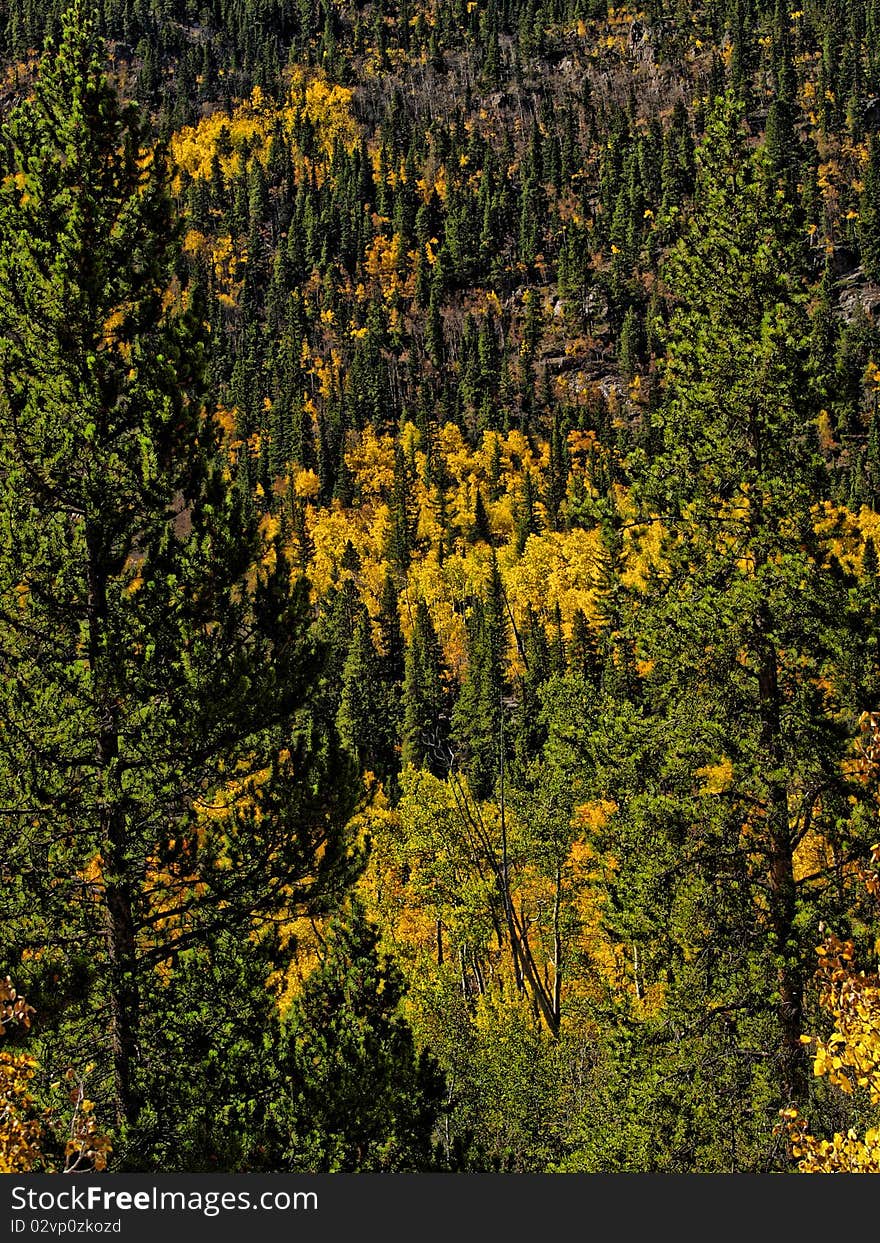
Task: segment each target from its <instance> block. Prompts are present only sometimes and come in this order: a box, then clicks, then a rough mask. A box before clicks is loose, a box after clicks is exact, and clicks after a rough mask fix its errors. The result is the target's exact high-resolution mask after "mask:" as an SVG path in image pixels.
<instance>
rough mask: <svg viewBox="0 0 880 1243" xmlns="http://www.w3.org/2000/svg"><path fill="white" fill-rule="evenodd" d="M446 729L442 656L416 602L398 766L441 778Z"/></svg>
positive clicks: (421, 603) (428, 616)
mask: <svg viewBox="0 0 880 1243" xmlns="http://www.w3.org/2000/svg"><path fill="white" fill-rule="evenodd" d="M448 729H449V722H448V719H447V709H446V693H445V688H444V671H443V652H442V649H441V647H440V643H439V640H438V639H437V633H436V631H435V629H434V623H433V622H432V621H431V614H430V612H429V611H428V606H427V604H426V603H425V601H424V600H419V602H418V604H417V605H416V614H415V618H414V621H413V629H412V635H411V636H410V641H409V645H408V647H407V649H406V669H405V673H404V681H403V748H402V753H401V763H402V764H404V765H406V764H412V765H414V766H415V767H417V768H418V767H422V766H423V765H426V766H427V767H428V768H430V769H431V770H432V771H433V772H435V773H437V774H438V775H440V774H442V773H443V772H444V771H445V767H446V757H445V749H446V743H447V737H448Z"/></svg>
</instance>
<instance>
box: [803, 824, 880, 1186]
mask: <svg viewBox="0 0 880 1243" xmlns="http://www.w3.org/2000/svg"><path fill="white" fill-rule="evenodd" d="M878 869H880V846H876V847H875V848H874V851H873V870H869V869H865V870H864V871H863V880H864V882H865V885H866V887H867V889H868V892H869V893H870V894H871V895H872V896H873V897H874V898H880V871H878ZM875 948H876V949H878V950H880V940H878V942H877V943H876V946H875ZM816 952H817V954H818V955H819V967H818V970H817V977H818V979H819V981H820V986H821V993H820V998H819V1000H820V1004H821V1005H822V1007H823V1009H825V1010H827V1011H828V1012H829V1014H831V1015H832V1016H833V1019H834V1030H833V1031H832V1033H831V1035H830V1036H829V1037H828V1039H827V1040H823V1039H820V1038H818V1037H812V1036H802V1037H801V1040H802V1041H803V1043H804V1044H806V1045H813V1046H814V1048H815V1059H814V1062H813V1073H814V1074H815V1075H817V1076H818V1077H825V1078H827V1079H828V1081H829V1083H832V1084H833V1085H834V1086H835V1087H837V1088H839V1089H840V1090H841V1091H842V1092H845V1093H846V1094H847V1095H848V1096H849V1095H852V1094H853V1093H854V1092H855V1091H856V1090H857V1089H861V1090H862V1091H864V1092H866V1093H867V1094H868V1097H869V1099H870V1101H871V1104H872V1105H880V975H878V974H876V973H875V974H868V973H866V972H864V971H856V970H855V969H854V957H855V949H854V946H853V943H852V941H841V940H839V939H838V938H837V937H836V936H834V935H833V934H830V935H829V936H828V937H826V939H825V941H823V943H822V944H821V945H820V946H819V947H818V948H817V951H816ZM782 1119H783V1122H782V1126H783V1127H784V1129H785V1131H786V1132H787V1134H788V1137H789V1142H790V1145H791V1151H792V1155H793V1156H795V1157H797V1158H798V1169H799V1170H800V1171H801V1172H802V1173H805V1174H838V1173H847V1174H880V1127H869V1128H868V1129H867V1130H866V1131H865V1133H864V1135H861V1136H860V1135H858V1134H857V1132H856V1131H855V1130H853V1129H850V1130H849V1131H847V1133H846V1134H845V1135H844V1134H841V1133H840V1132H837V1133H835V1135H834V1136H833V1137H832V1138H831V1139H816V1138H815V1137H814V1136H812V1135H810V1134H808V1132H807V1122H806V1120H805V1119H804V1118H802V1117H801V1116H800V1114H799V1113H798V1111H797V1110H796V1109H785V1110H783V1111H782Z"/></svg>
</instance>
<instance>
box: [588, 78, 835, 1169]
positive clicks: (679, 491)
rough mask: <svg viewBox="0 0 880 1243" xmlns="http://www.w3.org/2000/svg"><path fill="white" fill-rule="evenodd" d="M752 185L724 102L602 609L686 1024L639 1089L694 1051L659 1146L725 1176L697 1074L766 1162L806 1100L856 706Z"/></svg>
mask: <svg viewBox="0 0 880 1243" xmlns="http://www.w3.org/2000/svg"><path fill="white" fill-rule="evenodd" d="M765 187H766V163H765V160H764V157H763V155H762V154H761V153H760V152H759V153H758V154H757V155H752V154H750V153H749V152H748V151H747V147H746V143H745V137H744V133H743V130H742V125H741V118H740V115H739V112H738V110H737V108H736V106H735V105H733V104H732V103H731V101H730V100H729V99H726V100H723V101H720V102H719V103H718V105H717V106H716V109H715V111H714V112H713V114H712V115H711V117H710V118H709V121H708V123H707V130H706V137H705V140H704V142H703V145H702V147H701V150H700V154H699V172H698V187H697V192H698V200H697V201H698V206H697V208H696V210H695V212H694V215H693V217H692V219H691V221H690V223H689V225H688V227H687V229H686V231H685V234H684V237H683V238H682V240H681V242H680V244H679V245H678V246H677V247H676V248H675V250H674V252H673V254H672V255H671V257H670V259H669V261H668V263H667V265H666V268H665V272H664V278H665V280H666V282H667V285H668V288H669V289H670V291H671V293H672V295H673V297H674V308H675V309H674V311H673V314H672V318H671V322H670V329H669V345H668V350H667V363H666V374H665V380H666V400H665V403H664V407H663V409H662V411H661V412H660V413H659V414H658V416H657V417H658V424H659V427H658V430H659V431H660V433H661V434H662V441H661V443H660V446H659V451H658V453H657V455H656V456H655V458H654V460H653V463H652V465H651V466H650V467H649V468H648V469H647V470H646V471H645V472H644V474H643V478H642V481H641V485H640V493H641V495H642V498H643V503H644V504H645V505H646V507H649V513H650V515H652V517H651V519H650V520H651V521H655V520H656V519H657V516H659V515H662V524H663V531H664V538H663V553H662V565H660V566H657V567H656V568H655V570H654V571H653V572H652V574H651V577H650V580H649V582H648V585H647V587H646V588H645V590H644V592H642V593H637V594H635V595H633V593H632V592H628V591H627V590H623V591H619V592H618V594H617V598H616V601H615V602H614V609H615V611H616V613H617V615H618V629H619V631H620V635H621V638H622V639H624V640H626V641H627V642H628V643H629V644H631V645H632V650H633V651H634V653H635V654H636V655H637V656H638V657H639V658H640V659H641V661H642V662H644V664H642V666H641V668H642V670H643V672H642V673H641V674H640V675H639V677H638V680H639V682H640V684H641V688H640V690H641V696H642V704H641V705H640V704H639V703H636V702H633V698H632V695H631V693H629V692H627V693H626V694H625V695H623V696H621V693H620V689H617V688H615V693H610V694H609V693H607V692H606V694H605V696H604V708H603V712H604V714H605V723H604V724H603V726H602V727H601V729H600V730H599V731H598V733H597V734H596V735H594V738H596V739H597V740H601V739H602V738H604V739H605V742H603V743H601V747H602V748H603V749H604V754H605V758H604V759H603V760H602V761H600V768H602V770H603V779H602V781H601V788H602V789H603V790H604V791H605V797H610V798H613V799H615V800H617V799H618V797H622V798H623V802H622V803H621V804H620V805H619V809H618V812H617V813H616V814H615V815H614V816H613V817H612V818H611V820H610V821H609V825H608V826H607V827H608V833H607V835H606V836H605V844H606V845H605V848H606V849H607V850H608V852H609V855H611V856H613V857H614V858H615V859H616V860H617V861H618V864H619V865H620V871H619V872H618V873H617V875H616V877H615V880H614V882H613V884H612V889H613V894H614V896H613V897H612V898H611V902H612V904H615V903H617V904H618V905H617V907H616V911H615V915H614V926H615V930H616V934H617V935H618V936H619V937H621V938H622V939H629V940H631V942H632V944H633V946H634V947H635V948H634V949H633V950H632V962H631V971H632V973H633V979H634V981H635V984H634V987H635V990H636V993H637V994H638V995H644V992H645V990H646V989H650V988H651V987H653V985H654V984H655V983H656V982H658V981H660V980H662V981H663V985H662V987H663V992H664V1002H663V1011H664V1015H665V1017H664V1019H663V1020H662V1022H663V1023H666V1024H668V1025H669V1026H668V1027H667V1031H669V1032H672V1031H676V1032H678V1033H680V1038H678V1037H675V1038H673V1039H671V1040H669V1041H667V1040H665V1039H664V1038H662V1037H661V1038H660V1039H659V1040H657V1039H656V1033H651V1034H648V1035H647V1043H646V1044H645V1045H643V1046H641V1051H640V1052H639V1053H638V1055H637V1060H638V1061H639V1066H640V1071H639V1080H640V1082H642V1083H645V1084H647V1083H648V1081H649V1080H650V1081H651V1082H654V1083H657V1082H658V1080H656V1079H651V1076H652V1075H654V1074H658V1075H660V1076H663V1075H667V1074H668V1075H672V1076H675V1075H677V1074H678V1073H679V1070H678V1069H677V1068H681V1067H682V1066H683V1065H685V1064H687V1065H688V1066H689V1067H690V1071H689V1074H690V1075H693V1076H694V1079H693V1082H695V1083H696V1082H698V1083H700V1084H701V1087H700V1088H699V1089H698V1091H697V1093H696V1094H695V1095H694V1096H689V1095H687V1094H683V1095H682V1096H681V1098H680V1101H679V1106H678V1108H680V1109H681V1110H682V1111H684V1112H685V1113H686V1114H687V1118H688V1122H687V1126H686V1128H685V1130H684V1131H682V1132H680V1133H679V1134H680V1135H681V1141H680V1142H681V1144H682V1147H681V1148H676V1147H675V1146H674V1145H673V1146H672V1147H671V1148H670V1150H669V1152H668V1153H666V1154H664V1157H663V1159H664V1160H667V1161H670V1162H672V1168H675V1163H676V1162H682V1163H683V1164H684V1165H688V1164H689V1163H690V1164H693V1163H697V1164H700V1162H702V1163H703V1164H702V1166H701V1168H725V1162H726V1161H727V1160H728V1159H729V1154H727V1153H726V1151H725V1143H726V1141H725V1140H724V1137H723V1134H722V1133H721V1132H720V1131H719V1130H718V1129H717V1128H716V1127H715V1125H714V1122H713V1121H712V1119H713V1116H715V1115H716V1110H715V1107H714V1106H711V1107H708V1108H707V1099H706V1092H707V1090H709V1087H708V1085H709V1084H710V1083H711V1084H712V1085H713V1086H712V1089H711V1091H712V1093H713V1095H714V1093H716V1092H717V1093H718V1094H719V1095H718V1098H717V1099H718V1101H719V1103H720V1101H721V1100H722V1099H723V1101H724V1104H723V1111H724V1114H725V1118H726V1125H727V1124H728V1123H731V1124H732V1125H733V1128H734V1130H735V1131H736V1134H737V1145H738V1154H737V1157H736V1161H735V1164H736V1166H737V1168H767V1167H768V1166H769V1165H770V1164H771V1163H772V1161H773V1155H772V1153H773V1140H772V1127H773V1122H774V1113H775V1110H776V1109H778V1108H779V1106H780V1105H781V1104H783V1103H784V1102H785V1101H787V1100H797V1099H801V1098H802V1097H803V1094H804V1092H805V1091H806V1081H807V1076H806V1067H805V1064H804V1056H803V1051H802V1048H801V1045H800V1034H801V1032H802V1030H803V1016H804V1006H805V995H804V994H805V985H806V981H807V979H808V977H809V974H810V972H811V970H812V962H813V946H814V944H815V937H816V933H817V921H818V920H819V918H821V917H822V916H823V914H827V912H828V911H834V910H836V909H837V908H838V903H839V902H840V901H841V900H842V895H841V894H840V893H839V892H838V890H837V889H836V887H835V885H834V883H832V882H831V880H830V877H829V876H827V875H826V874H825V873H823V872H822V871H821V870H820V871H819V874H818V875H812V874H810V873H807V874H804V873H802V872H800V871H799V869H798V867H797V864H796V852H797V849H798V846H799V844H800V843H801V842H802V841H803V840H804V838H805V836H806V835H807V834H815V835H817V837H818V838H820V839H821V840H822V841H823V842H824V843H825V846H824V848H826V849H828V850H829V851H830V852H832V853H833V854H834V855H835V857H842V853H841V852H845V849H846V845H845V840H846V839H850V840H852V839H853V838H857V837H858V834H859V829H858V812H857V811H855V810H854V809H853V808H852V807H851V806H848V804H847V798H846V794H845V791H844V784H845V783H844V778H843V772H842V760H843V756H844V753H845V746H846V743H845V733H846V721H845V717H844V716H843V714H842V712H841V709H840V706H839V704H838V703H837V702H836V698H835V695H836V691H835V689H831V690H830V691H829V692H827V693H826V692H824V691H823V690H822V689H821V688H822V687H823V686H824V685H826V684H829V685H830V686H831V687H832V688H833V687H834V686H835V661H836V659H839V652H840V643H841V638H842V634H841V630H842V627H843V626H844V625H845V618H846V607H845V604H846V602H845V597H844V596H843V593H842V592H841V587H840V576H839V575H835V574H833V573H829V566H828V562H827V556H828V550H827V548H823V546H822V544H821V542H820V541H819V539H818V537H817V536H815V534H814V532H813V527H812V522H811V516H810V505H811V503H812V500H813V498H814V497H815V494H816V487H817V479H820V478H821V477H820V476H818V473H817V466H816V462H815V460H814V448H813V438H812V436H811V434H810V419H811V417H814V412H813V410H812V409H811V407H810V397H809V388H808V385H807V382H806V377H805V374H804V372H805V359H806V357H807V339H808V323H807V318H806V314H805V305H806V290H805V288H804V286H803V280H802V277H801V276H800V275H799V273H800V271H801V265H800V264H799V262H798V256H797V254H796V252H794V251H793V249H792V247H793V243H792V241H791V237H792V234H791V231H790V219H789V218H788V217H789V209H788V208H787V207H786V204H785V203H784V201H782V197H781V195H779V196H777V197H776V199H775V201H772V200H771V201H769V202H768V199H767V195H766V189H765ZM719 221H723V222H724V223H725V228H724V230H723V231H722V230H720V229H719V227H718V222H719ZM636 669H638V664H637V665H636ZM829 680H830V681H829ZM609 689H610V688H609ZM646 714H647V715H646ZM611 739H615V741H614V742H611V745H610V746H607V747H606V744H607V743H609V741H610V740H611ZM655 761H656V762H655ZM640 772H641V773H642V776H639V773H640ZM625 790H626V792H624V791H625ZM820 791H821V797H820V793H819V792H820ZM698 1016H699V1017H698ZM649 1026H651V1024H649ZM634 1028H635V1029H639V1030H642V1031H644V1030H645V1029H644V1028H640V1026H639V1024H638V1022H636V1023H635V1025H634ZM632 1030H633V1029H630V1034H629V1035H628V1036H627V1038H626V1039H627V1040H629V1039H630V1038H631V1035H632ZM626 1047H627V1048H628V1049H629V1053H627V1054H625V1056H626V1057H627V1058H629V1059H631V1057H632V1055H633V1050H634V1047H635V1046H633V1045H632V1044H629V1045H626ZM746 1050H754V1051H756V1052H757V1051H761V1053H760V1058H755V1057H753V1056H752V1055H751V1054H750V1053H747V1052H745V1051H746ZM641 1058H644V1061H641V1060H640V1059H641ZM661 1068H662V1069H661ZM625 1073H626V1075H627V1076H629V1077H630V1079H631V1075H632V1070H631V1067H628V1068H627V1070H626V1072H625ZM646 1076H647V1078H646ZM652 1092H653V1089H652V1088H651V1087H646V1091H645V1093H644V1094H641V1097H640V1104H639V1108H640V1109H650V1108H651V1106H650V1104H649V1102H650V1100H651V1099H652ZM759 1100H760V1101H763V1102H766V1104H765V1105H764V1106H763V1108H762V1109H759V1110H757V1111H756V1110H755V1102H756V1101H759ZM734 1119H735V1122H734V1121H733V1120H734ZM726 1133H727V1131H725V1132H724V1134H726ZM676 1142H677V1141H676Z"/></svg>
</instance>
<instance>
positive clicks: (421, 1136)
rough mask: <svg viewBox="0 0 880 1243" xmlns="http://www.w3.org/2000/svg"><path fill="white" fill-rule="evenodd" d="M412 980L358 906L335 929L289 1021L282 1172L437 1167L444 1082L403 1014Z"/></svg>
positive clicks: (277, 1106)
mask: <svg viewBox="0 0 880 1243" xmlns="http://www.w3.org/2000/svg"><path fill="white" fill-rule="evenodd" d="M404 991H405V986H404V980H403V976H402V974H401V972H400V970H399V968H397V967H396V966H395V964H394V963H393V961H392V960H391V959H390V958H389V957H388V956H387V955H385V954H383V953H382V952H381V951H380V950H379V933H378V929H377V928H376V927H375V926H374V925H373V924H371V923H370V922H369V921H368V919H367V918H366V915H365V913H364V910H363V907H362V905H361V904H360V903H359V902H357V901H356V900H351V901H350V902H349V904H348V908H347V910H346V911H344V912H341V913H340V914H339V915H337V916H336V917H335V918H334V919H333V921H332V922H331V924H330V927H329V929H328V932H327V940H326V946H325V952H324V956H323V961H322V962H321V965H320V967H319V968H318V969H317V970H316V971H315V972H314V973H313V974H312V975H310V976H309V978H308V979H307V980H306V983H305V986H304V988H303V991H302V993H301V995H300V996H299V997H298V998H297V999H296V1001H295V1003H294V1006H293V1009H292V1012H291V1015H290V1017H289V1019H288V1021H287V1024H286V1029H285V1035H286V1038H287V1041H288V1051H287V1056H286V1058H285V1059H284V1061H282V1066H283V1067H284V1069H286V1071H287V1074H286V1076H285V1080H284V1081H282V1084H281V1085H280V1086H281V1093H280V1094H279V1097H278V1098H277V1099H276V1101H275V1102H274V1103H273V1106H272V1113H273V1115H274V1117H275V1119H276V1127H277V1131H278V1134H279V1146H281V1147H282V1151H281V1161H280V1162H279V1165H278V1167H277V1168H281V1169H287V1170H292V1171H297V1172H303V1171H307V1172H312V1173H324V1172H326V1173H330V1172H337V1171H338V1172H344V1171H348V1172H352V1171H357V1172H367V1171H373V1172H385V1173H391V1172H404V1171H408V1172H416V1171H425V1170H430V1169H431V1168H436V1166H437V1162H438V1158H437V1154H436V1151H435V1148H434V1128H435V1125H436V1123H437V1122H438V1120H439V1118H440V1116H441V1113H442V1109H443V1101H444V1097H445V1084H444V1077H443V1075H442V1073H441V1071H440V1069H439V1067H438V1065H437V1063H436V1061H435V1059H434V1058H433V1057H432V1056H431V1054H430V1053H420V1052H418V1051H417V1050H416V1047H415V1042H414V1040H413V1034H412V1031H411V1029H410V1027H409V1025H408V1024H407V1022H406V1020H405V1019H404V1018H403V1017H402V1016H401V1014H400V1011H399V1006H400V1001H401V999H402V997H403V995H404Z"/></svg>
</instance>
